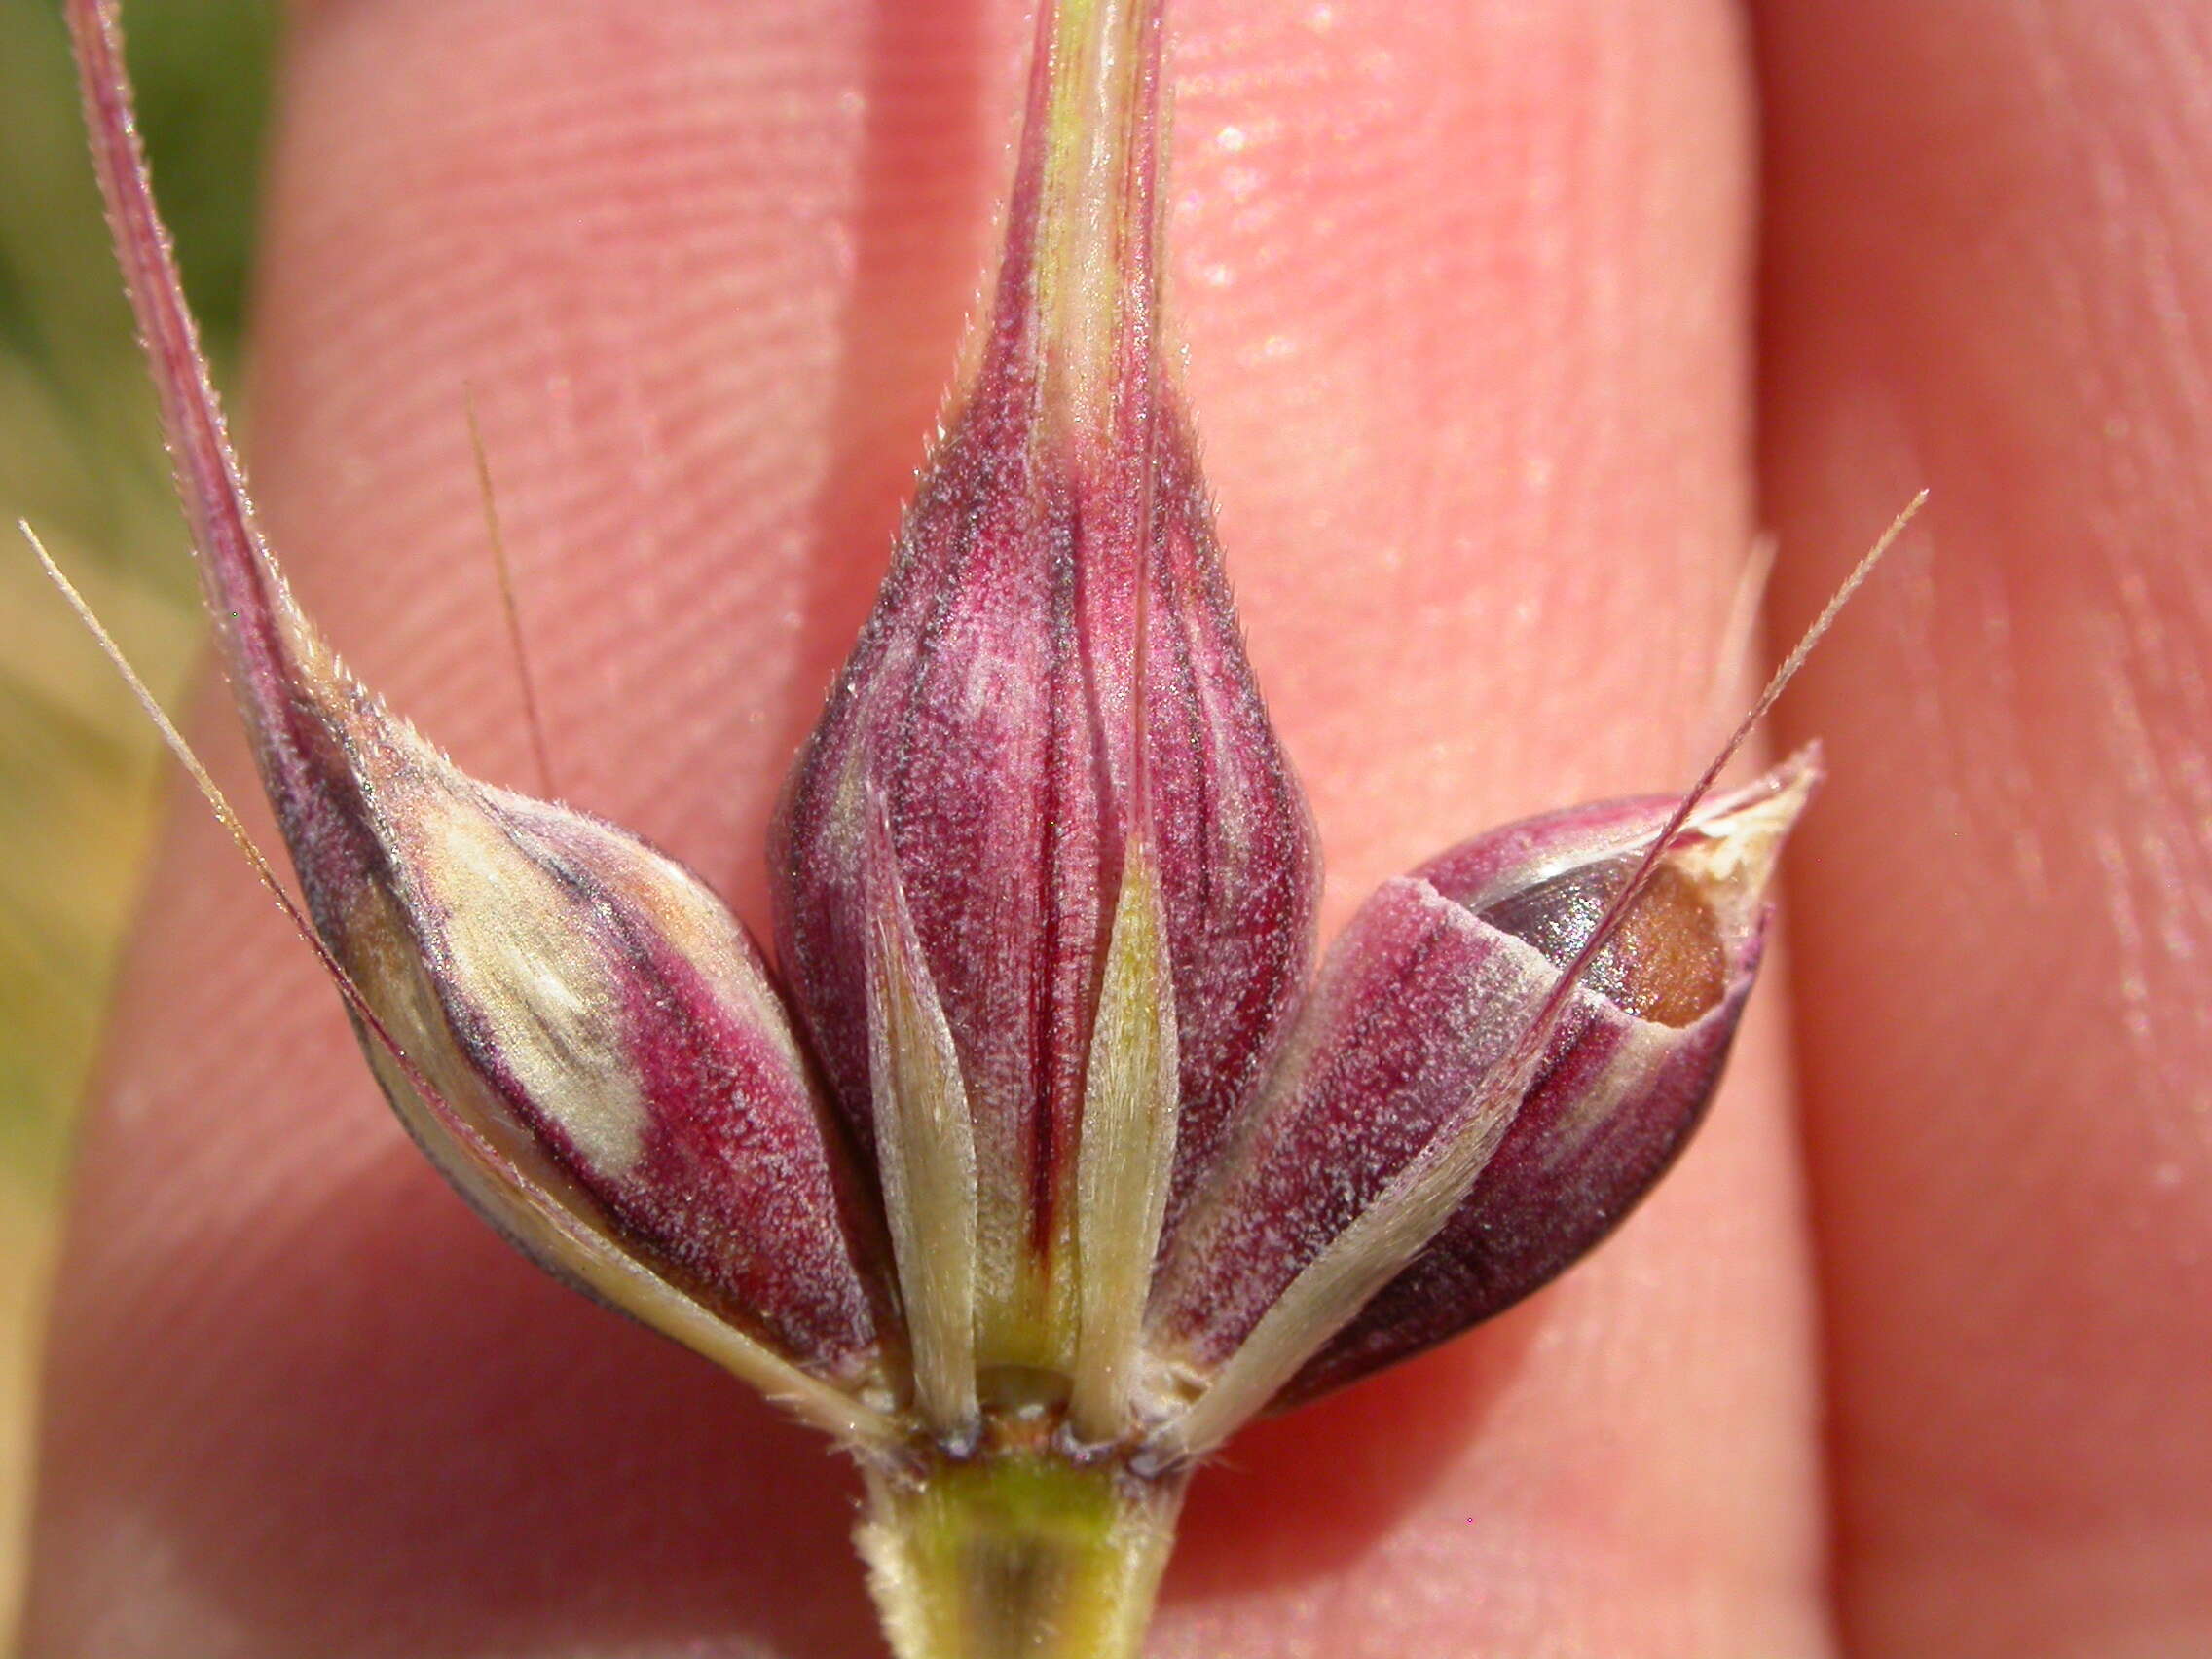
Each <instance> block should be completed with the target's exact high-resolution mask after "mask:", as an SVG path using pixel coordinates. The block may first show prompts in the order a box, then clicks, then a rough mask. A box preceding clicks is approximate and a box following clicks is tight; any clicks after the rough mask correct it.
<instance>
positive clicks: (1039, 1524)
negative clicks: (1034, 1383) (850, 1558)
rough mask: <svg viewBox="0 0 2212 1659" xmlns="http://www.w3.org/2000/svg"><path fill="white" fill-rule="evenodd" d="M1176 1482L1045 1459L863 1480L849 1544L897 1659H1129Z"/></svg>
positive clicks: (1044, 1455)
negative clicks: (854, 1544) (854, 1536)
mask: <svg viewBox="0 0 2212 1659" xmlns="http://www.w3.org/2000/svg"><path fill="white" fill-rule="evenodd" d="M1183 1484H1184V1482H1183V1476H1182V1475H1181V1474H1180V1473H1179V1472H1178V1473H1173V1474H1169V1475H1166V1476H1162V1477H1155V1478H1147V1477H1141V1476H1138V1475H1136V1474H1133V1473H1131V1472H1130V1470H1129V1469H1128V1468H1127V1466H1126V1465H1125V1464H1124V1463H1123V1462H1122V1461H1121V1460H1120V1459H1118V1458H1109V1459H1105V1460H1101V1461H1098V1462H1088V1463H1078V1462H1075V1461H1073V1460H1071V1459H1069V1458H1067V1457H1065V1456H1060V1455H1058V1454H1056V1453H1055V1452H1053V1451H1051V1449H1049V1448H1037V1449H1025V1450H1021V1451H1008V1452H999V1453H984V1454H979V1455H977V1456H974V1457H972V1458H968V1459H964V1460H960V1461H954V1460H952V1459H949V1458H940V1459H937V1460H935V1461H933V1462H932V1463H931V1464H929V1465H928V1466H927V1467H925V1468H922V1469H920V1470H918V1471H916V1470H909V1469H884V1468H870V1469H869V1470H868V1508H867V1515H866V1520H864V1521H863V1523H862V1525H861V1529H860V1533H859V1543H860V1549H861V1554H862V1555H863V1556H865V1557H866V1560H867V1564H868V1568H869V1583H870V1586H871V1588H872V1589H873V1590H874V1592H875V1598H876V1604H877V1605H878V1607H879V1608H880V1609H881V1610H882V1613H883V1623H884V1628H885V1630H886V1631H887V1632H888V1633H889V1635H890V1638H891V1644H892V1648H893V1650H894V1651H895V1652H896V1653H897V1654H898V1656H899V1659H1136V1655H1137V1654H1138V1653H1139V1651H1140V1650H1141V1648H1142V1646H1143V1642H1144V1632H1145V1626H1146V1624H1147V1622H1148V1621H1149V1620H1150V1618H1151V1615H1152V1603H1153V1597H1154V1595H1155V1593H1156V1592H1157V1591H1158V1589H1159V1586H1160V1573H1161V1568H1162V1567H1165V1566H1166V1564H1167V1553H1168V1550H1169V1548H1170V1546H1171V1545H1172V1544H1173V1542H1174V1538H1175V1516H1176V1512H1177V1510H1178V1509H1179V1508H1180V1507H1181V1505H1182V1499H1183Z"/></svg>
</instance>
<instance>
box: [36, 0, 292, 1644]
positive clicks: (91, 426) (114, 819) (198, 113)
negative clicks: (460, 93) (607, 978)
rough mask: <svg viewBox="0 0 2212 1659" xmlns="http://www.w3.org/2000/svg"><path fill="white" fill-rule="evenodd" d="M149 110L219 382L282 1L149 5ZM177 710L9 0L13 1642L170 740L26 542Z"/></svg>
mask: <svg viewBox="0 0 2212 1659" xmlns="http://www.w3.org/2000/svg"><path fill="white" fill-rule="evenodd" d="M127 17H128V20H129V31H130V38H129V50H130V62H131V66H132V68H133V70H134V71H135V73H136V76H137V80H138V96H139V114H140V120H141V127H142V129H143V131H144V134H145V138H146V143H147V147H148V149H149V151H150V152H151V154H152V157H153V164H154V170H155V173H156V176H157V181H158V183H159V185H160V188H161V196H162V205H163V208H164V209H165V210H166V214H167V216H168V220H169V224H170V226H171V228H172V229H173V230H174V232H175V235H176V240H177V246H178V251H179V254H180V256H181V258H182V261H183V266H184V275H185V284H186V286H187V287H188V288H189V289H190V290H191V293H192V299H193V303H194V306H195V308H196V309H197V310H198V312H199V313H200V318H201V322H202V326H203V330H204V332H205V337H206V343H207V346H208V349H209V350H210V352H211V353H212V354H213V356H214V358H215V363H216V372H217V375H218V377H219V378H222V379H225V380H226V381H228V380H229V378H230V371H232V370H233V369H234V368H235V366H236V363H237V349H238V343H239V334H240V321H241V317H242V315H243V311H244V303H245V286H246V281H245V279H246V274H247V268H248V264H249V261H250V257H251V246H252V236H253V226H254V203H255V197H256V194H257V185H258V182H259V174H260V164H259V154H260V141H261V131H262V123H263V113H264V110H265V108H266V105H267V92H268V75H269V63H270V47H271V42H272V37H273V26H274V20H275V10H274V7H273V5H272V4H270V3H269V0H129V5H128V7H127ZM18 518H20V519H25V520H28V521H29V523H30V524H31V525H32V526H33V527H34V528H35V529H36V530H37V531H38V532H39V535H40V536H41V537H42V538H43V539H44V540H45V541H46V543H47V545H48V546H49V547H50V548H51V549H52V550H53V551H54V554H55V558H56V559H57V560H59V562H60V563H61V564H62V566H63V568H64V569H66V570H68V571H70V572H71V573H72V575H73V577H74V578H75V579H76V581H77V583H78V585H79V586H80V587H81V588H82V589H83V590H84V592H85V594H86V597H87V598H88V599H90V600H91V601H92V605H93V607H94V608H96V609H97V610H98V611H99V613H100V614H101V616H102V617H103V618H105V620H106V622H107V624H108V627H109V629H110V630H111V631H112V632H113V633H114V635H115V636H116V638H117V639H118V640H119V641H120V642H121V643H122V645H123V647H124V649H125V650H126V651H127V652H128V653H129V655H130V657H131V659H132V661H133V662H134V663H135V664H136V665H137V667H138V669H139V672H140V673H141V674H143V675H144V676H145V677H146V679H147V681H148V682H150V683H151V684H152V685H153V687H154V689H155V691H156V692H157V693H158V694H159V695H161V696H162V697H163V698H164V700H165V701H171V700H173V699H174V697H175V695H176V693H177V691H178V690H179V688H180V687H181V686H182V685H183V684H184V682H186V680H187V679H188V677H189V676H190V675H191V673H192V671H193V667H194V664H195V662H196V660H197V658H198V654H199V650H200V642H201V637H202V636H201V629H200V627H199V623H198V619H197V617H196V615H195V610H194V607H195V604H196V599H195V593H194V589H193V586H192V571H191V566H190V565H189V563H188V562H187V559H186V555H185V543H184V531H183V528H182V525H181V523H180V521H179V520H178V518H177V514H176V508H175V505H174V502H173V500H172V498H171V497H170V495H169V487H168V479H167V474H166V469H165V464H164V461H163V459H162V453H161V445H160V439H159V436H158V433H157V430H156V427H155V424H154V413H153V400H152V396H151V394H150V392H149V390H148V388H147V384H146V378H145V374H144V371H143V370H142V368H141V367H140V365H139V362H138V359H137V352H136V348H135V345H134V343H133V340H132V337H131V332H130V323H129V313H127V312H126V311H125V309H124V305H123V301H122V291H121V288H120V285H119V282H118V278H117V276H116V274H115V267H114V264H113V262H112V260H111V259H110V257H109V254H108V247H107V238H106V232H105V230H104V229H103V227H102V225H101V221H100V213H99V203H98V198H97V195H96V193H95V191H94V189H93V185H92V169H91V166H90V165H89V164H88V162H87V160H86V154H85V142H84V136H83V130H82V128H81V127H80V125H79V122H78V118H77V110H76V102H75V92H74V89H73V85H72V82H71V79H70V74H69V64H68V53H67V47H66V42H65V38H64V35H63V33H62V28H61V20H60V7H59V0H0V528H4V529H5V530H6V535H5V536H4V538H0V1642H5V1641H8V1640H9V1639H8V1637H7V1635H6V1634H5V1633H7V1632H10V1631H12V1630H13V1628H14V1624H15V1616H16V1608H17V1600H18V1594H19V1584H20V1577H21V1564H22V1536H23V1526H24V1522H25V1519H26V1509H27V1500H28V1498H29V1494H30V1484H31V1479H32V1423H33V1415H34V1411H35V1404H36V1390H37V1375H38V1350H39V1340H40V1335H41V1332H42V1330H43V1327H44V1324H45V1316H46V1308H45V1305H46V1298H45V1288H46V1279H47V1274H48V1272H49V1271H50V1269H51V1267H52V1265H53V1261H54V1253H55V1245H56V1243H57V1233H58V1229H59V1224H60V1220H61V1215H62V1209H63V1204H64V1198H65V1194H66V1191H67V1183H68V1172H69V1145H70V1130H71V1126H72V1120H73V1118H74V1116H75V1112H76V1107H77V1102H78V1098H79V1096H80V1095H81V1093H82V1092H83V1089H84V1087H85V1083H86V1077H87V1072H88V1070H89V1067H90V1065H91V1062H92V1055H93V1051H94V1049H95V1047H96V1045H97V1043H98V1040H99V1033H100V1026H101V1021H102V1018H103V1014H104V1010H105V1007H106V1001H107V984H108V977H109V973H110V970H111V968H112V966H113V964H114V961H115V957H116V952H117V948H118V946H119V944H120V942H121V940H122V938H123V935H124V932H125V930H126V928H127V927H128V925H129V914H130V910H131V906H132V903H133V902H134V900H135V897H136V894H137V891H138V882H139V871H140V867H141V863H142V854H143V851H144V848H145V845H146V841H147V837H148V834H149V832H150V830H151V829H152V820H153V811H154V807H155V804H156V800H157V786H158V784H159V782H160V779H161V771H160V767H161V764H162V762H161V758H160V756H159V755H158V754H157V750H158V747H159V745H158V743H157V741H156V739H155V737H154V733H153V731H152V729H151V728H150V727H149V725H148V724H147V721H146V719H145V717H144V715H143V714H141V713H140V712H139V711H138V709H137V707H136V705H135V704H133V703H132V702H131V701H130V699H129V695H128V694H127V693H126V692H124V690H123V689H122V686H121V684H120V683H119V682H118V681H117V679H116V676H115V672H114V670H113V669H111V668H110V667H109V666H108V665H107V663H106V662H105V661H104V660H103V659H102V658H101V657H100V656H99V654H98V652H97V651H96V650H95V649H94V648H93V646H92V642H91V641H90V640H89V639H87V638H86V636H85V634H84V631H83V630H82V629H81V628H80V627H79V626H78V625H77V623H76V622H75V621H74V619H73V618H72V617H71V616H70V615H69V613H68V611H67V610H66V609H65V608H63V607H62V604H61V602H60V600H59V598H58V597H57V596H56V595H55V594H54V593H53V592H52V590H51V589H49V588H48V587H47V585H46V582H45V580H44V578H43V577H42V576H41V575H40V573H39V571H38V568H37V566H36V565H35V564H34V563H33V561H32V559H31V556H30V554H29V551H28V550H27V549H26V548H25V547H24V546H23V545H22V544H21V542H20V540H19V539H18V537H17V536H16V535H15V532H14V522H15V521H16V520H17V519H18Z"/></svg>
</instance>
